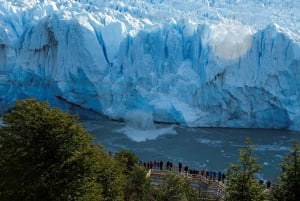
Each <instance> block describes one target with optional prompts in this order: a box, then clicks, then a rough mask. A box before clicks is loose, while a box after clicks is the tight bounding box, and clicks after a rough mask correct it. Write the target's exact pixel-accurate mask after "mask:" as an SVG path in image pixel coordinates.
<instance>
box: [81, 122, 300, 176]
mask: <svg viewBox="0 0 300 201" xmlns="http://www.w3.org/2000/svg"><path fill="white" fill-rule="evenodd" d="M83 125H84V126H85V127H86V128H87V130H88V131H89V133H91V134H92V135H93V136H94V137H95V141H96V142H97V143H100V144H101V145H103V146H104V147H105V148H106V149H107V150H108V151H109V152H112V153H115V152H117V151H119V150H121V149H129V150H132V151H133V152H135V153H136V154H137V155H138V156H139V158H140V160H141V161H151V160H156V161H160V160H163V161H168V160H169V161H172V162H173V163H175V164H176V163H178V162H181V163H183V164H184V165H185V164H187V165H188V166H189V167H191V168H195V169H202V168H205V169H209V170H210V169H212V170H217V171H219V170H225V169H226V168H227V167H228V166H229V164H230V163H237V158H238V150H239V149H240V148H242V147H243V144H244V142H245V139H246V138H247V137H249V138H251V140H252V144H254V145H256V152H255V155H256V156H257V158H258V160H259V163H260V164H262V165H263V166H264V167H263V169H262V171H261V173H260V175H258V177H261V178H263V179H267V180H271V181H274V180H276V178H277V176H278V174H279V173H280V167H279V165H278V164H279V163H280V162H281V160H282V158H283V157H284V156H285V155H286V154H287V153H288V151H289V149H290V145H291V139H297V140H298V142H300V133H299V132H292V131H282V130H263V129H225V128H185V127H180V126H178V125H172V126H170V125H160V124H155V125H154V126H153V125H151V126H146V128H135V127H130V126H128V124H126V123H123V122H113V121H98V122H96V121H83Z"/></svg>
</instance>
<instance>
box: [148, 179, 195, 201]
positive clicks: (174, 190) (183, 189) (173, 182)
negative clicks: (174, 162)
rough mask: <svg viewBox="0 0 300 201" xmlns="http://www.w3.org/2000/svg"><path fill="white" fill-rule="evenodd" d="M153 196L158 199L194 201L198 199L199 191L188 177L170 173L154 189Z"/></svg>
mask: <svg viewBox="0 0 300 201" xmlns="http://www.w3.org/2000/svg"><path fill="white" fill-rule="evenodd" d="M153 197H154V198H155V199H154V200H157V201H193V200H196V199H197V193H196V191H195V190H194V189H193V188H192V187H191V184H190V180H189V179H188V178H183V177H181V176H179V175H175V174H172V173H170V174H168V175H167V176H166V177H165V178H164V180H163V182H161V183H160V184H158V186H157V188H155V189H154V196H153Z"/></svg>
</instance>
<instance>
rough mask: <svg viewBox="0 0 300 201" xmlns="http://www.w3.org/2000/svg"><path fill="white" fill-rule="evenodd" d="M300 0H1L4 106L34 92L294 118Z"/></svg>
mask: <svg viewBox="0 0 300 201" xmlns="http://www.w3.org/2000/svg"><path fill="white" fill-rule="evenodd" d="M299 13H300V4H299V3H297V1H284V2H283V1H279V0H274V1H272V2H271V1H269V0H260V1H258V0H240V1H237V0H236V1H235V0H233V1H225V0H221V1H213V0H202V1H194V0H184V1H182V0H175V1H171V0H144V1H131V0H126V1H110V0H103V1H96V0H94V1H93V0H77V1H75V0H68V1H67V0H60V1H54V0H44V1H39V0H25V1H21V0H14V1H13V0H0V104H1V105H0V106H1V107H0V110H1V111H3V110H5V109H7V108H8V106H10V105H11V104H13V103H14V102H15V101H16V100H18V99H22V98H27V97H36V98H39V99H41V100H48V101H50V102H51V103H52V104H54V105H59V106H61V107H63V106H62V104H61V103H62V102H65V103H68V104H71V105H77V106H80V107H82V108H85V109H89V110H93V111H96V112H98V113H101V114H104V115H106V116H108V117H109V118H111V119H123V120H126V119H128V117H129V116H130V114H134V113H135V112H139V111H143V112H144V113H146V114H148V113H149V114H151V121H152V119H153V121H155V122H166V123H178V124H181V125H183V126H190V127H197V126H207V127H239V128H278V129H281V128H284V129H292V130H299V125H300V32H299V30H300V23H299V22H300V14H299Z"/></svg>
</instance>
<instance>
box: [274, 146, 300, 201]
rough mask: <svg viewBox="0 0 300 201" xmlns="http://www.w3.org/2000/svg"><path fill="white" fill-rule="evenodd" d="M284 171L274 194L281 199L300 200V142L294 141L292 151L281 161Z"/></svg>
mask: <svg viewBox="0 0 300 201" xmlns="http://www.w3.org/2000/svg"><path fill="white" fill-rule="evenodd" d="M281 168H282V171H283V172H282V173H281V175H280V177H279V182H278V184H277V185H275V186H274V188H273V195H274V197H275V198H276V199H277V200H280V201H298V200H300V144H298V143H297V141H293V142H292V149H291V152H290V153H289V154H288V156H286V157H285V158H284V159H283V161H282V163H281Z"/></svg>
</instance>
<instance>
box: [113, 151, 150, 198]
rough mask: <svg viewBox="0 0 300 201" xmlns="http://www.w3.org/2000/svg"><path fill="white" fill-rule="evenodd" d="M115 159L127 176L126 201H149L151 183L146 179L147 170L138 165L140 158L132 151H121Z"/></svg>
mask: <svg viewBox="0 0 300 201" xmlns="http://www.w3.org/2000/svg"><path fill="white" fill-rule="evenodd" d="M115 159H116V161H117V162H118V164H119V167H120V169H122V170H123V174H124V175H125V186H124V200H125V201H130V200H131V201H143V200H145V201H148V197H149V194H150V188H151V186H150V185H151V182H150V179H149V178H146V174H147V171H146V169H145V168H144V167H142V166H140V165H139V164H138V161H139V160H138V157H137V156H136V155H135V154H134V153H133V152H131V151H128V150H121V151H120V152H118V153H116V155H115Z"/></svg>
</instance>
